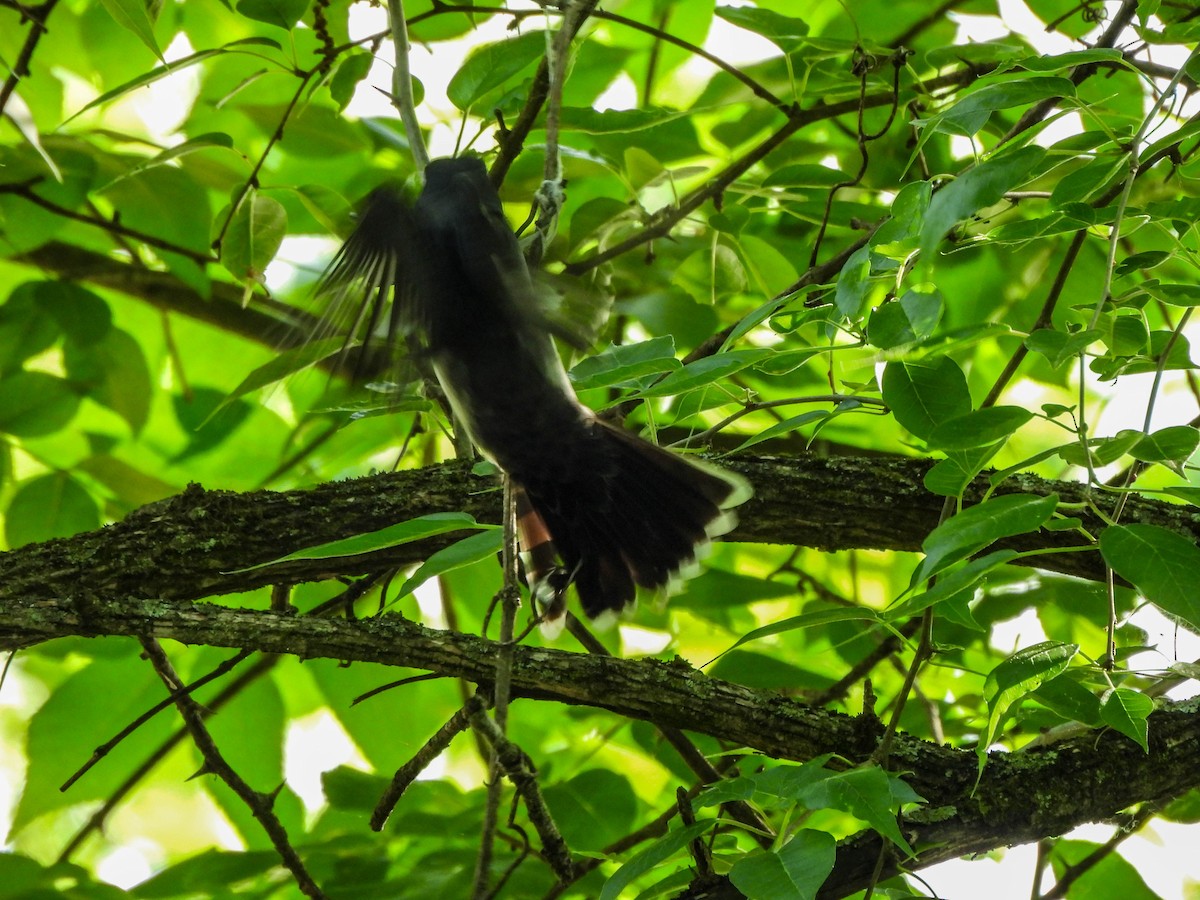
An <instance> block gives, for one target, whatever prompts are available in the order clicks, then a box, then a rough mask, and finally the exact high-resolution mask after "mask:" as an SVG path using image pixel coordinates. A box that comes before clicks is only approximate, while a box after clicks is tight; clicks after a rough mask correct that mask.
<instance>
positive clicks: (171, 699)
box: [59, 650, 255, 791]
mask: <svg viewBox="0 0 1200 900" xmlns="http://www.w3.org/2000/svg"><path fill="white" fill-rule="evenodd" d="M254 652H255V651H253V650H242V651H241V652H240V653H237V654H235V655H233V656H231V657H229V659H227V660H225V661H224V662H223V663H221V664H220V665H218V666H217V667H216V668H214V669H213V670H212V671H211V672H209V673H207V674H206V675H204V676H202V677H200V678H197V679H196V680H195V681H193V682H192V683H191V684H187V685H184V686H183V687H181V688H179V690H178V691H174V692H172V693H171V694H170V695H169V696H167V697H165V698H164V699H162V700H160V701H159V702H158V703H156V704H154V705H153V706H152V707H150V708H149V709H148V710H146V711H145V712H144V713H142V714H141V715H140V716H138V717H137V718H136V719H134V720H133V721H132V722H130V723H129V724H128V725H126V726H125V727H124V728H122V729H121V730H120V731H118V732H117V733H116V734H115V735H114V736H113V737H112V738H111V739H109V740H107V741H105V742H104V743H103V744H101V745H100V746H99V747H97V748H96V749H95V750H93V751H92V758H91V759H89V760H88V761H87V762H85V763H84V764H83V765H82V766H80V767H79V769H78V770H77V771H76V772H75V774H74V775H72V776H71V777H70V778H68V779H67V780H66V781H64V782H63V783H62V786H61V787H60V788H59V790H60V791H68V790H70V789H71V786H72V785H73V784H75V782H77V781H78V780H79V779H80V778H82V777H83V776H84V775H86V774H87V773H88V772H89V771H90V770H91V768H92V767H93V766H94V765H96V763H98V762H100V760H102V759H104V757H105V756H107V755H108V754H109V753H111V752H112V750H113V748H114V747H116V746H117V744H119V743H121V741H123V740H125V738H127V737H129V736H130V735H131V734H133V733H134V732H135V731H137V730H138V729H139V728H141V727H142V726H143V725H145V724H146V723H147V722H149V721H150V720H151V719H153V718H154V717H155V716H156V715H158V714H159V713H160V712H162V711H163V710H164V709H166V708H167V707H168V706H171V705H173V704H174V703H175V701H176V699H177V697H178V696H179V695H182V694H191V693H192V692H194V691H196V690H198V689H199V688H201V687H203V686H204V685H206V684H208V683H209V682H210V681H214V680H216V679H217V678H220V677H221V676H222V675H224V674H225V673H226V672H229V671H231V670H232V669H233V668H234V667H235V666H237V665H238V664H239V663H241V662H242V661H243V660H245V659H247V658H248V657H250V656H252V655H253V654H254Z"/></svg>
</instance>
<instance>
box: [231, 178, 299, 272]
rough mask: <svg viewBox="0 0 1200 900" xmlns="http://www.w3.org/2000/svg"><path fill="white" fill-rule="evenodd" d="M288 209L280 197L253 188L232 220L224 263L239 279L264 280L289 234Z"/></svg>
mask: <svg viewBox="0 0 1200 900" xmlns="http://www.w3.org/2000/svg"><path fill="white" fill-rule="evenodd" d="M287 224H288V221H287V212H286V211H284V208H283V206H282V205H281V204H280V203H279V201H277V200H272V199H271V198H270V197H267V196H265V195H264V194H262V193H260V192H259V191H257V190H251V191H250V193H249V194H247V195H246V197H245V198H244V199H243V200H242V203H241V205H240V206H238V208H237V212H235V213H234V214H233V218H232V219H231V220H230V222H229V228H228V229H227V230H226V232H225V238H224V240H223V241H222V242H221V264H222V265H223V266H225V268H226V269H228V270H229V272H230V274H231V275H233V276H234V277H235V278H237V279H239V280H245V281H251V282H255V281H262V279H263V272H264V271H265V270H266V268H267V263H269V262H270V261H271V260H272V259H274V258H275V254H276V252H277V251H278V250H279V245H280V244H282V243H283V238H284V236H285V235H286V234H287Z"/></svg>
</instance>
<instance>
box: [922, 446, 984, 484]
mask: <svg viewBox="0 0 1200 900" xmlns="http://www.w3.org/2000/svg"><path fill="white" fill-rule="evenodd" d="M1000 447H1001V445H1000V444H993V445H992V446H990V447H974V448H971V449H969V450H948V451H946V458H945V459H943V460H940V461H939V462H938V463H937V464H936V465H934V467H933V468H932V469H930V470H929V471H928V472H926V473H925V478H924V479H922V481H923V483H924V485H925V487H926V489H928V490H930V491H932V492H933V493H935V494H938V495H939V496H942V497H958V496H960V495H961V494H962V492H963V491H964V490H966V488H967V485H968V484H970V483H971V482H972V481H973V480H974V479H975V476H977V475H978V474H979V473H980V472H982V471H983V467H984V466H986V465H987V463H988V460H990V459H991V458H992V457H993V456H995V455H996V453H997V451H999V449H1000Z"/></svg>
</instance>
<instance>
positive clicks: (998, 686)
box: [976, 641, 1079, 773]
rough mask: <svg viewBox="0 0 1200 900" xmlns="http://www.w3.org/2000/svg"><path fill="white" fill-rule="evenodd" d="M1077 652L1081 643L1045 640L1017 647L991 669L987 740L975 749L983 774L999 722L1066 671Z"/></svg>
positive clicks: (987, 686)
mask: <svg viewBox="0 0 1200 900" xmlns="http://www.w3.org/2000/svg"><path fill="white" fill-rule="evenodd" d="M1078 652H1079V645H1078V644H1064V643H1062V642H1060V641H1043V642H1042V643H1040V644H1034V645H1033V646H1032V647H1026V648H1025V649H1024V650H1018V651H1017V652H1016V653H1014V654H1013V655H1012V656H1010V657H1009V658H1008V659H1006V660H1004V662H1002V663H1000V664H999V665H998V666H996V668H994V669H992V671H991V672H990V673H989V674H988V677H987V681H986V683H985V685H984V698H985V699H986V700H987V705H988V726H987V734H986V737H985V739H984V740H981V741H980V742H979V749H978V750H977V751H976V752H977V754H978V756H979V771H980V772H981V773H982V772H983V766H984V763H985V762H986V761H987V751H988V747H989V746H991V744H992V742H993V741H994V740H995V738H996V732H997V730H998V729H999V727H1000V722H1001V721H1002V720H1003V719H1004V716H1005V715H1006V714H1007V713H1008V710H1009V709H1010V708H1011V707H1012V705H1013V704H1014V703H1016V702H1017V701H1018V700H1020V699H1021V698H1022V697H1024V696H1025V695H1026V694H1031V693H1033V692H1034V691H1036V690H1037V689H1038V688H1039V687H1041V686H1042V685H1043V684H1044V683H1045V682H1047V681H1049V680H1050V679H1052V678H1054V677H1056V676H1057V675H1059V674H1060V673H1062V672H1064V671H1065V670H1066V668H1067V666H1068V665H1070V663H1071V660H1072V659H1074V658H1075V654H1076V653H1078Z"/></svg>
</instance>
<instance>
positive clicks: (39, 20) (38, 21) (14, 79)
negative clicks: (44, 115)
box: [0, 0, 58, 116]
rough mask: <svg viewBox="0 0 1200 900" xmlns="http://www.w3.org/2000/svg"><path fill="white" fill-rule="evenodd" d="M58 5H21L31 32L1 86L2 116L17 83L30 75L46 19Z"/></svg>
mask: <svg viewBox="0 0 1200 900" xmlns="http://www.w3.org/2000/svg"><path fill="white" fill-rule="evenodd" d="M57 5H58V0H45V2H44V3H42V4H40V5H38V6H22V7H21V15H22V16H23V17H24V18H25V19H26V21H28V22H29V34H27V35H26V36H25V43H24V44H22V45H21V50H20V52H19V53H18V54H17V61H16V62H14V63H13V67H12V71H11V72H9V73H8V77H7V78H6V79H4V85H3V86H2V87H0V116H3V115H4V110H5V109H6V108H7V107H8V101H9V98H11V97H12V95H13V93H14V92H15V91H16V89H17V84H18V83H19V82H20V81H21V79H22V78H25V77H26V76H27V75H29V63H30V62H31V61H32V60H33V52H34V51H35V50H36V49H37V45H38V41H40V40H41V39H42V35H43V34H45V32H46V20H47V19H48V18H50V13H52V12H54V7H55V6H57Z"/></svg>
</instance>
